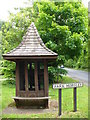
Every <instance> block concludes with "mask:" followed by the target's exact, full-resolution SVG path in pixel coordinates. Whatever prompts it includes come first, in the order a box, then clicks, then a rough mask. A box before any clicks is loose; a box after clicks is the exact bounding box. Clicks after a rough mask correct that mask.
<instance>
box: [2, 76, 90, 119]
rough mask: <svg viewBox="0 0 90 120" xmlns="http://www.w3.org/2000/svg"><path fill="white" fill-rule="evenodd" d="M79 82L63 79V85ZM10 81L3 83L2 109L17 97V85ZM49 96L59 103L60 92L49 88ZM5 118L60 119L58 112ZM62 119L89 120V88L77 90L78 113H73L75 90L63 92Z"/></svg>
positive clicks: (11, 115)
mask: <svg viewBox="0 0 90 120" xmlns="http://www.w3.org/2000/svg"><path fill="white" fill-rule="evenodd" d="M70 82H77V81H75V80H72V79H71V78H68V77H63V81H62V83H70ZM9 83H10V81H3V82H2V101H3V102H2V109H4V108H6V107H7V106H8V104H10V103H12V102H13V100H12V98H11V97H12V96H15V85H13V84H9ZM49 96H51V99H52V100H57V101H58V90H54V89H52V86H51V85H50V86H49ZM2 117H3V118H59V116H58V111H57V112H56V113H45V114H42V113H41V114H30V115H29V114H25V115H24V114H23V115H21V114H10V115H7V114H5V115H4V114H3V115H2ZM60 117H61V118H88V87H87V86H83V87H81V88H77V112H73V89H72V88H71V89H63V90H62V116H60Z"/></svg>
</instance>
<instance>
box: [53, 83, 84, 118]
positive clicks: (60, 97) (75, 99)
mask: <svg viewBox="0 0 90 120" xmlns="http://www.w3.org/2000/svg"><path fill="white" fill-rule="evenodd" d="M82 86H83V83H67V84H61V83H58V84H53V89H59V116H60V115H61V109H62V108H61V107H62V104H61V103H62V92H61V91H62V88H74V112H76V111H77V87H82Z"/></svg>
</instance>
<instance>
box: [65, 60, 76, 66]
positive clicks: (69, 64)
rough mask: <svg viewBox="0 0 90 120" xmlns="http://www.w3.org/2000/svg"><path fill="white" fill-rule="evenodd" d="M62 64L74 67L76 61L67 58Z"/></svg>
mask: <svg viewBox="0 0 90 120" xmlns="http://www.w3.org/2000/svg"><path fill="white" fill-rule="evenodd" d="M64 65H65V66H66V67H70V68H75V67H76V61H75V60H73V59H69V60H66V61H65V63H64Z"/></svg>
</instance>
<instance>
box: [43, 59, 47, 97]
mask: <svg viewBox="0 0 90 120" xmlns="http://www.w3.org/2000/svg"><path fill="white" fill-rule="evenodd" d="M44 91H45V96H46V97H48V65H47V61H46V60H44Z"/></svg>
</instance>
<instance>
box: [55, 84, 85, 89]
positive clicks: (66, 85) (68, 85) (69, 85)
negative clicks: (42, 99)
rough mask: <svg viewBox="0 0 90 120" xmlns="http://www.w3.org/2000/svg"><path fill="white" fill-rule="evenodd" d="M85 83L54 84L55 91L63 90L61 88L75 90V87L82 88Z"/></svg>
mask: <svg viewBox="0 0 90 120" xmlns="http://www.w3.org/2000/svg"><path fill="white" fill-rule="evenodd" d="M82 86H83V83H67V84H61V83H57V84H53V89H61V88H75V87H82Z"/></svg>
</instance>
